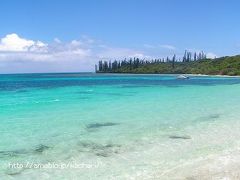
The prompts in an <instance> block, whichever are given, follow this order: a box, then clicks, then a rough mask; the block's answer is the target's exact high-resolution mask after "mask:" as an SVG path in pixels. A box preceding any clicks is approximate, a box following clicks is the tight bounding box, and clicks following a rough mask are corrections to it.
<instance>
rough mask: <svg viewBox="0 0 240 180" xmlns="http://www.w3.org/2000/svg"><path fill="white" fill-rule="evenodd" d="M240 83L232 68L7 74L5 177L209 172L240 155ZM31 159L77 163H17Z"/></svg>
mask: <svg viewBox="0 0 240 180" xmlns="http://www.w3.org/2000/svg"><path fill="white" fill-rule="evenodd" d="M239 92H240V78H229V77H210V76H192V77H191V78H190V79H188V80H179V79H176V76H175V75H127V74H124V75H123V74H121V75H120V74H91V73H85V74H82V73H64V74H21V75H0V102H1V103H0V121H1V124H0V132H1V141H0V165H1V167H0V168H1V171H0V178H1V179H6V178H8V179H33V178H36V179H47V178H49V177H51V179H64V178H65V179H187V178H195V179H197V178H198V177H204V176H206V177H208V176H207V175H209V177H210V176H211V173H212V172H213V174H214V172H217V169H221V168H224V165H226V163H228V164H229V163H231V161H232V159H236V158H233V156H234V157H240V156H237V155H236V153H235V152H237V151H238V149H239V147H240V139H239V136H240V131H239V129H240V126H239V125H240V121H239V117H240V110H239V105H240V103H239V102H240V93H239ZM219 159H224V160H223V161H224V162H222V161H221V164H219V163H216V162H218V161H219ZM29 162H30V163H34V164H47V163H52V164H54V163H56V164H72V165H75V167H72V168H64V169H59V168H29V167H24V168H15V169H13V168H9V163H10V164H11V163H12V164H13V163H21V164H25V165H26V164H27V163H29ZM239 162H240V161H239ZM206 164H208V165H209V166H210V167H211V168H210V169H212V172H211V171H209V172H205V171H204V168H203V167H202V166H203V165H206ZM77 165H78V167H76V166H77ZM205 167H206V166H205ZM234 167H235V166H234ZM230 169H231V168H230ZM206 173H208V174H206ZM202 179H203V178H202Z"/></svg>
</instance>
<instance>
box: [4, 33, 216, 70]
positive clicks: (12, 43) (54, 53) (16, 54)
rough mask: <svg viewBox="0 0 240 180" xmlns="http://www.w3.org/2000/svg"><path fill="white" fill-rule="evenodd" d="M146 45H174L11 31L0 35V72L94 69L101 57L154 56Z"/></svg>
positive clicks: (106, 58)
mask: <svg viewBox="0 0 240 180" xmlns="http://www.w3.org/2000/svg"><path fill="white" fill-rule="evenodd" d="M149 48H162V49H166V53H171V54H169V55H172V51H174V50H175V49H176V48H175V47H174V46H172V45H157V46H153V45H147V44H145V45H143V48H141V50H139V49H134V48H122V47H112V46H109V45H106V44H104V43H102V42H99V41H97V40H94V39H91V38H89V37H87V36H83V37H82V38H81V39H74V40H72V41H70V42H62V41H61V40H60V39H58V38H55V39H54V40H53V41H52V42H49V43H45V42H43V41H41V40H32V39H27V38H23V37H21V36H19V35H18V34H16V33H12V34H8V35H6V36H5V37H2V38H0V73H12V72H16V73H18V72H62V71H65V72H66V71H69V72H73V71H75V72H76V71H93V70H94V65H95V64H96V63H97V61H98V60H100V59H102V60H114V59H123V58H128V57H139V58H146V59H150V58H154V57H156V56H154V55H153V54H152V55H151V51H148V49H149ZM156 51H158V50H157V49H156ZM215 56H216V55H215V54H214V53H208V57H215Z"/></svg>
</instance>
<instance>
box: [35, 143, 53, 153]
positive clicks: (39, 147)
mask: <svg viewBox="0 0 240 180" xmlns="http://www.w3.org/2000/svg"><path fill="white" fill-rule="evenodd" d="M49 148H50V147H49V146H46V145H44V144H40V145H38V146H37V147H36V148H35V149H34V151H35V152H37V153H42V152H43V151H45V150H47V149H49Z"/></svg>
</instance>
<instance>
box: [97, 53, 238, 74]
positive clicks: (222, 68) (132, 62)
mask: <svg viewBox="0 0 240 180" xmlns="http://www.w3.org/2000/svg"><path fill="white" fill-rule="evenodd" d="M96 72H97V73H136V74H209V75H230V76H233V75H240V55H237V56H231V57H229V56H226V57H221V58H215V59H207V58H206V55H205V54H204V53H203V52H201V53H199V54H197V53H194V54H192V53H190V52H187V51H185V53H184V56H183V58H182V59H177V58H176V56H175V55H174V56H173V57H172V58H171V59H170V58H168V57H167V58H166V59H154V60H144V59H142V60H141V59H139V58H130V59H128V60H126V59H124V60H122V61H116V60H115V61H114V62H111V61H104V62H102V61H99V65H98V66H96Z"/></svg>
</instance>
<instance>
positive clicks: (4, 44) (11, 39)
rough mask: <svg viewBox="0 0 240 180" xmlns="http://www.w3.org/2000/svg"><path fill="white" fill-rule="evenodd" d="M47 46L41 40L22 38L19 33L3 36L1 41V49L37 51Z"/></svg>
mask: <svg viewBox="0 0 240 180" xmlns="http://www.w3.org/2000/svg"><path fill="white" fill-rule="evenodd" d="M45 46H47V44H44V43H43V42H41V41H33V40H28V39H24V38H20V37H19V36H18V35H17V34H14V33H13V34H8V35H6V36H5V37H3V38H2V39H1V41H0V51H17V52H26V51H29V50H30V51H35V50H36V51H37V50H38V49H41V48H43V47H45Z"/></svg>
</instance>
